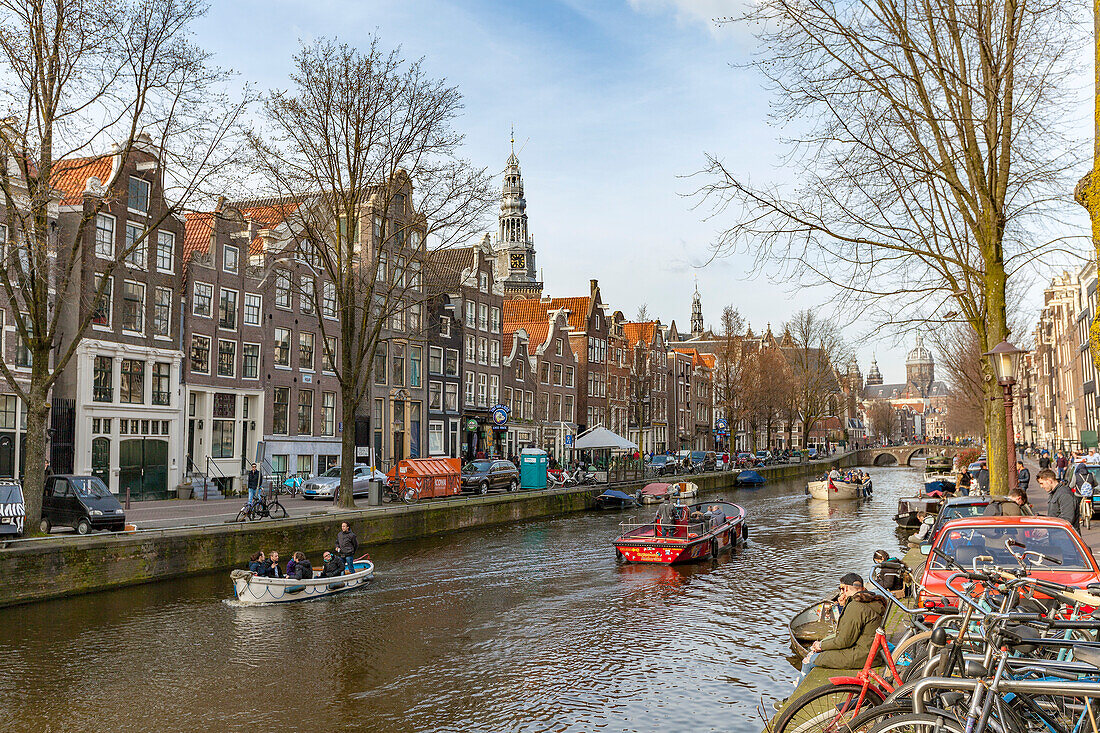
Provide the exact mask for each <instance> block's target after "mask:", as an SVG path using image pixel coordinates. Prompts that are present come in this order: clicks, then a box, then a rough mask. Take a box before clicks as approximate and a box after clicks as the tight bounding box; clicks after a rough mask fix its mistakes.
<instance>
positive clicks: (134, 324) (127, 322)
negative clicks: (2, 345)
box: [122, 280, 145, 333]
mask: <svg viewBox="0 0 1100 733" xmlns="http://www.w3.org/2000/svg"><path fill="white" fill-rule="evenodd" d="M122 330H123V331H134V332H135V333H142V332H143V331H144V330H145V286H144V285H142V284H141V283H136V282H132V281H130V280H127V281H126V282H125V283H124V284H123V286H122Z"/></svg>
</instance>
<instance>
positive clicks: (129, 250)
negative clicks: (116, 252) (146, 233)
mask: <svg viewBox="0 0 1100 733" xmlns="http://www.w3.org/2000/svg"><path fill="white" fill-rule="evenodd" d="M141 235H142V228H141V225H140V224H132V223H130V222H126V257H125V260H126V264H128V265H130V266H131V267H136V268H138V269H141V270H144V269H145V250H146V249H147V248H148V246H149V241H148V240H146V239H142V238H141Z"/></svg>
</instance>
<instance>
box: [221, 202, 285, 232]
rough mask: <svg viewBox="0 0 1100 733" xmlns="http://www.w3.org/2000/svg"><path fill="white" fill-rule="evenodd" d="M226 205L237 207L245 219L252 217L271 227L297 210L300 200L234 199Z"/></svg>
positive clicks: (264, 226) (280, 222) (268, 227)
mask: <svg viewBox="0 0 1100 733" xmlns="http://www.w3.org/2000/svg"><path fill="white" fill-rule="evenodd" d="M227 205H228V206H232V207H233V208H235V209H237V210H238V211H240V212H241V214H242V215H243V216H244V217H245V218H246V219H252V220H253V221H255V222H257V223H258V224H260V225H261V226H262V227H263V228H265V229H273V228H275V227H277V226H279V225H280V224H282V223H283V221H285V220H286V218H287V217H288V216H290V215H291V214H293V213H294V212H295V211H297V210H298V207H299V206H301V202H300V201H295V200H294V199H292V198H268V199H251V200H248V201H234V202H231V203H229V204H227Z"/></svg>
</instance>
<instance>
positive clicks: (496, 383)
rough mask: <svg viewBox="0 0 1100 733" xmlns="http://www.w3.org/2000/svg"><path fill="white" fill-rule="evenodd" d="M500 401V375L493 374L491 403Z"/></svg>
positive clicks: (490, 384) (490, 394)
mask: <svg viewBox="0 0 1100 733" xmlns="http://www.w3.org/2000/svg"><path fill="white" fill-rule="evenodd" d="M499 402H500V375H499V374H493V375H491V376H490V377H489V404H490V405H495V404H497V403H499Z"/></svg>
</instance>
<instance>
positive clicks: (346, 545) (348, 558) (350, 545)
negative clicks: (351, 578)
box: [336, 522, 359, 573]
mask: <svg viewBox="0 0 1100 733" xmlns="http://www.w3.org/2000/svg"><path fill="white" fill-rule="evenodd" d="M358 550H359V538H358V537H356V536H355V533H354V532H352V531H351V525H350V524H348V523H347V522H340V531H339V532H337V533H336V554H337V555H339V556H340V557H342V558H343V559H344V564H345V566H346V567H347V569H348V573H354V572H355V553H356V552H357V551H358Z"/></svg>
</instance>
